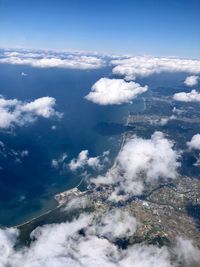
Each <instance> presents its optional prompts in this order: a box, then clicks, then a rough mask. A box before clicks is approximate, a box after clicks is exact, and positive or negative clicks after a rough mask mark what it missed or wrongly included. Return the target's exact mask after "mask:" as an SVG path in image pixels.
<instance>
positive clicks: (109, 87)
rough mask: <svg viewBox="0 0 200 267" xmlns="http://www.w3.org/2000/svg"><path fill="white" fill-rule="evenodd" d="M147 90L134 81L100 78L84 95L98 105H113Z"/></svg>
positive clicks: (131, 98)
mask: <svg viewBox="0 0 200 267" xmlns="http://www.w3.org/2000/svg"><path fill="white" fill-rule="evenodd" d="M147 90H148V87H147V86H144V87H142V86H141V85H140V84H138V83H135V82H126V81H124V80H123V79H109V78H101V79H100V80H98V81H97V82H96V83H95V84H94V85H93V86H92V89H91V92H90V93H89V94H88V95H87V96H86V99H87V100H89V101H92V102H94V103H96V104H99V105H114V104H117V105H119V104H123V103H128V102H131V101H132V100H133V99H134V98H135V97H137V96H138V95H139V94H142V93H144V92H146V91H147Z"/></svg>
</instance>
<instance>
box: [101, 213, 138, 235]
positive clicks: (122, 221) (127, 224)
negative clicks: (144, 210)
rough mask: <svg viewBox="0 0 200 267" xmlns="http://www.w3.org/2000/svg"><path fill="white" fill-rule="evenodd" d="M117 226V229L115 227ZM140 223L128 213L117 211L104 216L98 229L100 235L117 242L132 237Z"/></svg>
mask: <svg viewBox="0 0 200 267" xmlns="http://www.w3.org/2000/svg"><path fill="white" fill-rule="evenodd" d="M113 225H115V227H113ZM138 225H139V223H138V222H137V220H136V218H135V217H133V216H131V215H130V214H129V213H128V212H127V211H122V210H120V209H115V210H112V211H109V213H108V212H107V213H106V214H103V216H102V218H101V219H100V222H99V223H98V225H97V227H96V231H97V233H98V234H99V235H101V236H104V237H106V238H108V239H109V240H115V239H116V238H128V237H130V236H132V235H133V234H134V233H135V231H136V229H137V226H138Z"/></svg>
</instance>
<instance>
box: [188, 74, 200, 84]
mask: <svg viewBox="0 0 200 267" xmlns="http://www.w3.org/2000/svg"><path fill="white" fill-rule="evenodd" d="M198 80H199V77H198V76H195V75H192V76H188V77H187V78H186V79H185V81H184V84H186V85H187V86H195V85H197V84H198Z"/></svg>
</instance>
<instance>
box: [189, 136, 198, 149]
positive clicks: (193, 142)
mask: <svg viewBox="0 0 200 267" xmlns="http://www.w3.org/2000/svg"><path fill="white" fill-rule="evenodd" d="M187 146H188V147H189V148H190V149H197V150H200V134H195V135H194V136H193V137H192V139H191V141H190V142H187Z"/></svg>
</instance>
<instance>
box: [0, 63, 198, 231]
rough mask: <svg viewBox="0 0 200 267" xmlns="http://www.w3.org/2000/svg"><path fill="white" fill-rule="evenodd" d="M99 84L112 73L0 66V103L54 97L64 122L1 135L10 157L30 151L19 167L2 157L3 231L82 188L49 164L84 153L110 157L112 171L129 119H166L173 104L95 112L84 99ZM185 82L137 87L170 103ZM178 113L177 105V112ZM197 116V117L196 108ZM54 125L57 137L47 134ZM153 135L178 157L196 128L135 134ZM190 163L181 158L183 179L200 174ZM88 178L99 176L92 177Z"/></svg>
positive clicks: (172, 78)
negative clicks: (171, 144)
mask: <svg viewBox="0 0 200 267" xmlns="http://www.w3.org/2000/svg"><path fill="white" fill-rule="evenodd" d="M21 72H25V73H27V76H26V77H24V76H21ZM101 77H112V74H111V69H110V68H103V69H100V70H93V71H80V70H66V69H37V68H32V67H28V66H14V65H3V64H1V65H0V94H1V95H3V96H4V97H6V98H8V99H10V98H17V99H19V100H27V101H28V100H29V101H31V100H34V99H36V98H39V97H43V96H51V97H55V98H56V103H57V106H56V110H57V111H59V112H63V114H64V117H63V118H62V119H61V120H56V119H53V118H51V119H38V120H37V121H36V122H34V123H32V124H29V125H26V126H23V127H16V128H15V129H14V130H13V131H11V132H9V133H8V132H5V131H0V141H3V142H4V143H5V144H6V147H7V150H8V152H9V151H10V150H12V149H13V150H15V151H22V150H28V151H29V155H28V156H27V157H24V158H23V159H21V163H20V162H16V161H15V157H14V156H13V155H12V153H10V154H9V153H8V154H9V155H8V156H7V158H4V157H2V156H1V155H0V166H1V167H2V168H3V169H0V224H1V225H7V226H10V225H15V224H19V223H22V222H24V221H25V220H28V219H30V218H32V217H34V216H37V215H39V214H41V213H43V212H44V211H47V210H48V209H50V208H53V207H55V205H56V203H55V201H54V198H53V196H54V194H55V193H58V192H60V191H63V190H66V189H68V188H71V187H73V186H76V185H77V184H78V183H79V181H80V180H81V174H80V173H77V174H72V173H71V172H69V170H67V169H65V170H62V169H59V170H56V169H54V168H52V167H51V161H52V159H54V158H59V157H60V156H61V155H62V154H63V153H67V154H68V158H67V162H69V161H70V159H72V158H74V157H76V156H77V154H78V153H79V152H80V151H81V150H83V149H88V150H89V153H90V156H97V155H100V154H102V153H103V152H104V151H106V150H110V164H108V166H107V168H109V166H111V165H112V162H113V160H114V158H115V157H116V155H117V153H118V150H119V146H120V141H121V136H122V133H123V131H124V123H125V122H126V119H127V115H128V113H129V112H130V111H132V112H136V113H137V112H144V113H145V112H147V113H148V114H150V113H152V114H159V115H161V116H162V114H163V115H168V116H170V115H171V110H172V108H173V105H171V104H169V105H168V104H166V105H164V104H162V105H161V104H160V103H157V102H156V103H157V104H156V103H155V105H152V107H151V109H150V110H149V111H144V102H143V96H144V95H142V96H140V97H138V98H137V99H136V100H134V101H133V104H125V105H120V106H98V105H96V104H93V103H91V102H89V101H87V100H85V99H84V96H85V95H87V94H88V92H89V91H90V88H91V86H92V85H93V84H94V83H95V82H96V81H97V80H98V79H99V78H101ZM185 77H186V74H176V75H175V74H170V75H166V74H162V75H159V76H158V75H157V76H152V77H148V78H145V79H141V80H138V82H140V83H141V85H144V84H148V85H149V88H150V90H149V91H148V92H147V93H146V94H145V97H146V98H149V99H151V96H152V95H153V96H158V97H163V96H164V97H168V96H170V95H173V93H174V92H177V91H183V90H184V91H189V90H190V88H189V89H188V88H186V87H185V86H184V85H183V81H184V79H185ZM150 101H151V100H150ZM183 105H184V104H182V103H179V104H177V103H176V106H177V107H180V108H181V107H183ZM194 110H196V111H197V110H199V105H198V106H196V107H195V108H194ZM148 114H147V115H148ZM53 125H54V126H56V130H52V129H51V127H52V126H53ZM155 130H160V131H163V132H166V133H167V134H168V136H169V137H170V138H171V139H175V141H177V148H178V149H185V148H186V147H185V146H186V145H185V144H186V142H187V141H189V140H190V138H191V137H192V135H193V134H195V133H196V132H197V131H200V129H199V125H196V126H195V127H194V126H190V125H186V126H185V129H184V127H182V126H181V127H179V126H178V125H177V122H176V121H172V122H170V123H169V124H168V125H167V126H163V127H159V126H151V127H147V125H144V127H139V128H138V129H137V128H136V129H135V133H136V134H138V135H139V136H144V137H145V138H149V137H150V136H151V134H152V133H153V132H154V131H155ZM182 144H184V145H183V147H181V145H182ZM192 156H193V155H191V154H189V155H187V153H186V156H185V158H184V157H183V160H184V164H183V168H182V171H183V170H184V168H185V170H184V172H187V171H188V170H196V172H197V173H199V167H196V169H195V168H192V164H193V161H194V160H193V158H191V157H192ZM87 171H90V170H87ZM105 171H106V169H105ZM91 174H92V175H94V176H95V175H97V173H94V172H93V173H91ZM193 174H194V173H193Z"/></svg>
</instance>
